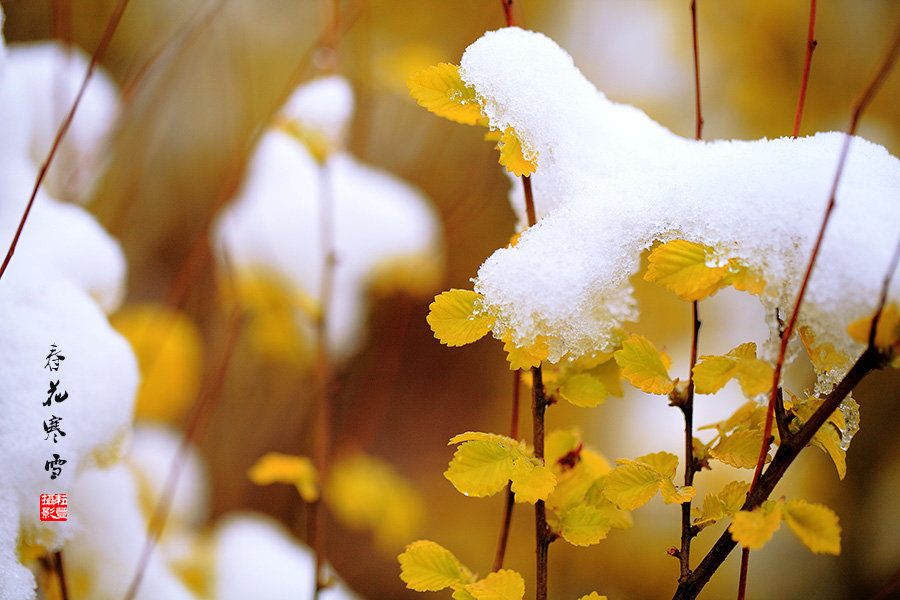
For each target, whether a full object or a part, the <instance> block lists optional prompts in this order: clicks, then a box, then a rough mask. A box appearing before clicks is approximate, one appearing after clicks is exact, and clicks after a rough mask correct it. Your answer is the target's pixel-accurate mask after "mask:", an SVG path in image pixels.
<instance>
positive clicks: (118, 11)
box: [0, 0, 128, 278]
mask: <svg viewBox="0 0 900 600" xmlns="http://www.w3.org/2000/svg"><path fill="white" fill-rule="evenodd" d="M127 6H128V0H119V1H118V3H117V4H116V6H115V8H114V9H113V12H112V14H111V15H110V17H109V21H107V23H106V29H104V31H103V36H102V37H101V38H100V43H99V44H97V48H96V49H95V50H94V53H93V54H92V55H91V60H90V62H89V63H88V68H87V71H86V72H85V74H84V79H82V81H81V87H80V88H78V94H77V95H76V96H75V101H74V102H72V108H71V109H69V113H68V114H67V115H66V118H65V119H64V120H63V122H62V125H60V126H59V129H58V130H57V132H56V137H55V138H53V145H52V146H50V152H49V153H48V154H47V158H46V159H45V160H44V164H42V165H41V169H40V171H38V176H37V179H36V180H35V182H34V187H33V188H32V190H31V197H30V198H29V199H28V203H27V204H26V205H25V212H24V213H22V218H21V220H20V221H19V226H18V227H17V228H16V233H15V235H14V236H13V239H12V242H11V243H10V245H9V250H8V251H7V252H6V258H4V259H3V264H2V265H0V278H2V277H3V274H4V273H5V272H6V268H7V267H8V266H9V261H10V260H12V257H13V254H14V253H15V251H16V246H17V245H18V243H19V237H21V235H22V230H23V229H24V228H25V222H26V221H27V220H28V215H29V214H31V208H32V206H34V201H35V199H36V198H37V193H38V190H39V189H40V187H41V184H42V183H43V182H44V177H46V176H47V171H48V170H49V169H50V164H51V163H52V162H53V158H54V157H55V156H56V152H57V150H59V145H60V143H61V142H62V139H63V137H64V136H65V135H66V132H67V131H69V127H70V126H71V125H72V119H74V118H75V111H76V110H78V106H79V105H80V104H81V99H82V98H83V97H84V92H85V90H86V89H87V85H88V82H89V81H90V80H91V76H92V75H93V74H94V70H95V69H96V68H97V63H98V62H100V58H101V57H102V56H103V54H104V53H105V52H106V48H107V46H109V42H110V40H111V39H112V36H113V34H114V33H115V32H116V28H117V27H118V26H119V21H121V20H122V13H124V12H125V8H126V7H127Z"/></svg>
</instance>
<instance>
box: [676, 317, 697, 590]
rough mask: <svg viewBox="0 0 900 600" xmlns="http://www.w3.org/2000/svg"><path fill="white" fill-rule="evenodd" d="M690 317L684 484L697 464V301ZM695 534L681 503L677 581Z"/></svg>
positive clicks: (687, 567)
mask: <svg viewBox="0 0 900 600" xmlns="http://www.w3.org/2000/svg"><path fill="white" fill-rule="evenodd" d="M691 317H692V320H693V327H692V335H691V364H690V367H689V369H688V385H687V392H686V394H685V400H684V403H683V404H680V405H679V406H680V407H681V412H682V413H683V414H684V485H686V486H688V485H693V484H694V473H696V471H697V464H696V461H695V460H694V366H695V365H696V364H697V347H698V342H699V334H700V317H699V315H698V313H697V301H696V300H694V301H693V302H692V303H691ZM695 535H697V530H696V529H694V527H693V525H692V524H691V502H690V501H688V502H684V503H682V505H681V550H680V552H679V553H678V560H679V561H680V563H681V575H680V577H679V579H678V580H679V581H681V580H683V579H685V578H686V577H687V576H688V575H690V574H691V540H692V539H693V538H694V536H695Z"/></svg>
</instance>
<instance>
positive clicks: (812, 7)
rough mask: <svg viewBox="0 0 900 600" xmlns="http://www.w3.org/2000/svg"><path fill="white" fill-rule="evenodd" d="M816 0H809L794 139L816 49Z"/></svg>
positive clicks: (798, 129)
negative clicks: (804, 56)
mask: <svg viewBox="0 0 900 600" xmlns="http://www.w3.org/2000/svg"><path fill="white" fill-rule="evenodd" d="M815 37H816V0H810V2H809V32H808V33H807V36H806V60H805V61H804V63H803V78H802V79H801V80H800V98H799V99H798V100H797V113H796V115H795V116H794V133H793V137H794V138H795V139H796V137H797V135H798V134H799V133H800V120H801V119H802V118H803V104H804V103H805V102H806V86H807V84H809V68H810V65H812V55H813V50H815V49H816V45H817V44H818V42H816V39H815Z"/></svg>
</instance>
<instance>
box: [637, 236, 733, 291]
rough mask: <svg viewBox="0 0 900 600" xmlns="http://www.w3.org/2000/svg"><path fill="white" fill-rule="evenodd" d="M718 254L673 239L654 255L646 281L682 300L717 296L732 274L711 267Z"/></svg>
mask: <svg viewBox="0 0 900 600" xmlns="http://www.w3.org/2000/svg"><path fill="white" fill-rule="evenodd" d="M713 255H714V251H713V249H712V248H710V247H708V246H704V245H703V244H697V243H695V242H688V241H685V240H672V241H671V242H667V243H665V244H662V245H660V246H657V247H656V248H654V249H653V251H652V252H651V253H650V256H649V258H648V260H649V261H650V266H649V267H648V268H647V272H646V273H644V280H645V281H649V282H651V283H656V284H657V285H661V286H663V287H664V288H666V289H668V290H669V291H671V292H674V293H675V295H677V296H678V297H679V298H681V299H682V300H687V301H691V300H702V299H703V298H706V297H707V296H711V295H712V294H714V293H715V292H716V291H718V289H719V288H720V287H722V281H723V280H724V279H725V277H726V276H727V275H728V267H727V266H709V265H708V263H709V262H710V261H711V260H713Z"/></svg>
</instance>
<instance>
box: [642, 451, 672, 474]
mask: <svg viewBox="0 0 900 600" xmlns="http://www.w3.org/2000/svg"><path fill="white" fill-rule="evenodd" d="M634 460H635V462H639V463H643V464H645V465H647V466H649V467H650V468H652V469H653V470H654V471H656V472H657V473H659V475H660V477H663V478H664V479H672V478H673V477H675V469H677V468H678V457H677V456H675V455H674V454H672V453H671V452H654V453H653V454H645V455H644V456H639V457H637V458H636V459H634Z"/></svg>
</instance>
